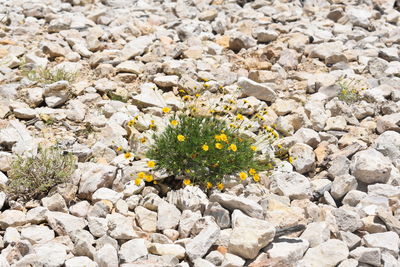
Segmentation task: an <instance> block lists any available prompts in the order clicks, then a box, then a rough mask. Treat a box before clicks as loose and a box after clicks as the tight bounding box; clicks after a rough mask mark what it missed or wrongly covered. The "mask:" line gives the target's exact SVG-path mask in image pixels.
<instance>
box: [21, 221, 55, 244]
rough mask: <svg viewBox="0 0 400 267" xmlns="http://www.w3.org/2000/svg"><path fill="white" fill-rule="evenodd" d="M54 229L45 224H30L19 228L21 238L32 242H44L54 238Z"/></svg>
mask: <svg viewBox="0 0 400 267" xmlns="http://www.w3.org/2000/svg"><path fill="white" fill-rule="evenodd" d="M54 236H55V234H54V231H53V230H51V229H50V228H49V227H47V226H43V225H31V226H28V227H24V228H22V230H21V238H22V239H26V240H28V241H29V242H31V243H32V244H41V243H46V242H48V241H50V240H52V239H53V238H54Z"/></svg>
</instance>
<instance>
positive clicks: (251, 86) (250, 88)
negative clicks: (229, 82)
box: [237, 77, 276, 102]
mask: <svg viewBox="0 0 400 267" xmlns="http://www.w3.org/2000/svg"><path fill="white" fill-rule="evenodd" d="M237 83H238V85H239V86H240V88H241V90H242V92H243V94H244V95H246V96H254V97H256V98H257V99H260V100H264V101H268V102H274V101H275V99H276V93H275V91H274V90H273V89H272V88H270V87H268V86H266V85H263V84H261V83H257V82H255V81H252V80H250V79H248V78H245V77H240V78H239V80H238V82H237Z"/></svg>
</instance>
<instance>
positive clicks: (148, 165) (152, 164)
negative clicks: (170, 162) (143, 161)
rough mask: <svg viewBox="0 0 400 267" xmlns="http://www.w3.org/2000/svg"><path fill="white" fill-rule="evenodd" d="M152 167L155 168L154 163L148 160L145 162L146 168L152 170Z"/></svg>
mask: <svg viewBox="0 0 400 267" xmlns="http://www.w3.org/2000/svg"><path fill="white" fill-rule="evenodd" d="M154 166H156V163H155V162H154V161H152V160H150V161H148V162H147V167H149V168H154Z"/></svg>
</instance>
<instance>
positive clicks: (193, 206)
mask: <svg viewBox="0 0 400 267" xmlns="http://www.w3.org/2000/svg"><path fill="white" fill-rule="evenodd" d="M167 201H168V202H169V203H171V204H173V205H175V206H176V207H177V208H178V209H180V210H181V211H183V210H187V209H189V210H192V211H196V210H200V209H201V207H202V206H203V207H204V206H205V205H207V203H208V198H207V195H206V194H205V193H204V192H203V191H202V190H201V189H200V188H199V187H197V186H186V187H185V188H182V189H180V190H178V191H169V192H168V194H167Z"/></svg>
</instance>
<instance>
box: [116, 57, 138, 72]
mask: <svg viewBox="0 0 400 267" xmlns="http://www.w3.org/2000/svg"><path fill="white" fill-rule="evenodd" d="M140 63H141V62H140V61H139V62H136V61H132V60H128V61H124V62H121V63H120V64H118V66H117V67H116V69H117V72H128V73H133V74H140V73H142V72H143V70H144V65H143V64H140Z"/></svg>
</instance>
